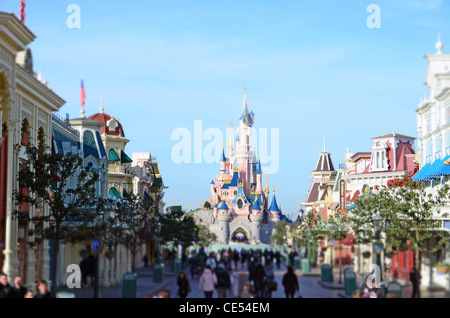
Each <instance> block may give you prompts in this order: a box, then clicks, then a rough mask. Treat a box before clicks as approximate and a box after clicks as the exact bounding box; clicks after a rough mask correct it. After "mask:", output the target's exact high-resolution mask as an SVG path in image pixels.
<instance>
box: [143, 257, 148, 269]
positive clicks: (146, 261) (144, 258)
mask: <svg viewBox="0 0 450 318" xmlns="http://www.w3.org/2000/svg"><path fill="white" fill-rule="evenodd" d="M142 261H143V262H144V268H147V266H148V261H149V258H148V255H147V254H145V255H144V257H143V258H142Z"/></svg>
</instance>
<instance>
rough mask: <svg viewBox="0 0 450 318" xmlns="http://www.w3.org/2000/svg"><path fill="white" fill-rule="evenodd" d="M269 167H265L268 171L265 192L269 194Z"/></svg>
mask: <svg viewBox="0 0 450 318" xmlns="http://www.w3.org/2000/svg"><path fill="white" fill-rule="evenodd" d="M267 170H268V169H267V167H266V169H265V171H266V185H265V186H264V193H266V194H269V192H270V190H269V179H268V175H269V174H268V173H267Z"/></svg>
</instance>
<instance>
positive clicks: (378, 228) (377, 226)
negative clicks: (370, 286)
mask: <svg viewBox="0 0 450 318" xmlns="http://www.w3.org/2000/svg"><path fill="white" fill-rule="evenodd" d="M373 222H374V223H375V229H376V234H375V238H376V240H378V241H380V239H381V229H382V228H383V218H382V217H381V215H380V212H378V213H377V214H376V215H375V216H374V217H373ZM380 248H381V246H380ZM374 251H375V253H376V254H377V265H378V267H379V268H380V280H383V271H382V270H381V252H382V251H381V250H378V251H377V250H376V249H375V246H374Z"/></svg>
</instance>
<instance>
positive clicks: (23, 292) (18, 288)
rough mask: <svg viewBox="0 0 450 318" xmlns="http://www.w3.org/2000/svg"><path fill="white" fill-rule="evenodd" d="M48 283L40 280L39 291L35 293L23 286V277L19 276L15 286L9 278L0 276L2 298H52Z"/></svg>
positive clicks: (0, 295) (0, 294)
mask: <svg viewBox="0 0 450 318" xmlns="http://www.w3.org/2000/svg"><path fill="white" fill-rule="evenodd" d="M50 297H51V294H50V292H49V291H48V286H47V282H46V281H45V280H40V281H39V282H38V285H37V291H36V293H34V292H33V291H32V290H28V288H26V287H25V286H23V280H22V277H20V276H17V277H16V278H15V279H14V285H13V286H11V284H10V283H9V282H8V276H7V275H5V274H0V298H50Z"/></svg>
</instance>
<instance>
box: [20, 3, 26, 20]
mask: <svg viewBox="0 0 450 318" xmlns="http://www.w3.org/2000/svg"><path fill="white" fill-rule="evenodd" d="M26 6H27V5H26V3H25V0H20V21H22V23H23V24H25V7H26Z"/></svg>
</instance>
